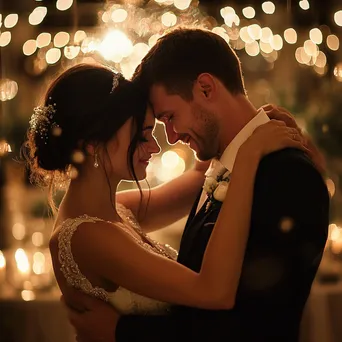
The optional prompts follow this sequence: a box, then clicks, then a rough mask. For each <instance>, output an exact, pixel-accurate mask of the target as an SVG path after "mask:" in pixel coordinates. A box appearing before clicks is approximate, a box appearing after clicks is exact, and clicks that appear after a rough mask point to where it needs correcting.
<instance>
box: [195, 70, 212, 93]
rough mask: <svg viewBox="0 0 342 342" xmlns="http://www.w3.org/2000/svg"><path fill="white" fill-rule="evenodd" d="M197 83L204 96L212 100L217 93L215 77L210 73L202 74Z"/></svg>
mask: <svg viewBox="0 0 342 342" xmlns="http://www.w3.org/2000/svg"><path fill="white" fill-rule="evenodd" d="M197 82H198V85H199V88H200V91H201V93H202V94H203V96H205V97H206V98H207V99H211V98H212V97H213V96H214V94H215V91H216V83H215V80H214V78H213V76H212V75H211V74H209V73H202V74H200V75H199V76H198V77H197Z"/></svg>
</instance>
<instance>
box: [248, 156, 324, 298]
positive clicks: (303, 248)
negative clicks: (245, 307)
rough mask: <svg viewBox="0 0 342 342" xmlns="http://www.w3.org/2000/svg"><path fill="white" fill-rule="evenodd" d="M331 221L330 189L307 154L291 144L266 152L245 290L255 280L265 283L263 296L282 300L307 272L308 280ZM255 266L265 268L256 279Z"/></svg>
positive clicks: (258, 181) (257, 186)
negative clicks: (281, 295) (274, 151)
mask: <svg viewBox="0 0 342 342" xmlns="http://www.w3.org/2000/svg"><path fill="white" fill-rule="evenodd" d="M328 225H329V196H328V191H327V188H326V185H325V183H324V180H323V178H322V176H321V174H320V173H319V172H318V171H317V169H316V168H315V167H313V166H312V164H311V163H310V161H309V160H308V159H307V158H306V156H305V155H304V154H303V153H302V152H299V151H294V150H290V149H289V150H284V151H281V152H279V153H275V154H273V155H269V156H267V157H266V158H265V159H264V160H263V161H262V162H261V164H260V167H259V170H258V174H257V178H256V184H255V198H254V203H253V210H252V222H251V233H250V241H249V246H248V247H247V254H246V256H247V258H246V260H245V265H244V270H243V271H244V272H243V274H242V278H241V280H242V287H241V290H243V289H245V290H246V291H249V290H250V289H251V288H253V281H256V284H255V288H258V287H260V286H261V284H263V288H264V289H265V296H266V297H268V298H270V297H273V298H275V299H277V300H278V299H279V298H280V296H279V294H280V293H288V292H287V291H290V289H291V287H293V285H291V284H292V283H293V281H294V280H295V279H296V278H297V281H298V279H301V278H302V277H304V274H303V272H305V274H306V275H305V277H306V281H308V282H309V279H310V277H311V278H312V279H313V277H314V276H315V273H316V271H317V268H318V266H319V263H320V260H321V257H322V254H323V250H324V246H325V242H326V238H327V230H328ZM253 265H254V267H253ZM256 267H259V268H261V269H260V271H261V272H260V273H259V277H258V279H254V278H253V274H254V273H253V269H254V270H255V268H256ZM263 272H264V273H263ZM262 278H264V279H262ZM287 288H288V290H287ZM248 289H249V290H248ZM260 295H262V294H260V293H259V294H258V296H260Z"/></svg>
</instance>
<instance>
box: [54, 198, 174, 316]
mask: <svg viewBox="0 0 342 342" xmlns="http://www.w3.org/2000/svg"><path fill="white" fill-rule="evenodd" d="M117 212H118V214H119V215H120V217H121V219H122V220H123V223H122V224H120V227H121V228H122V229H123V230H124V231H125V232H126V233H127V234H129V235H130V236H131V237H133V238H134V240H135V241H136V243H138V244H140V245H141V246H142V247H144V248H146V249H147V250H148V251H150V252H151V253H157V254H160V255H163V256H164V257H166V258H169V259H172V260H176V259H177V255H178V253H177V251H176V250H175V249H173V248H172V247H171V246H169V245H167V244H165V245H164V244H161V243H159V242H157V241H155V240H153V239H151V238H150V237H149V236H148V235H146V234H145V233H144V232H143V231H142V230H141V228H140V226H139V223H138V222H137V220H136V219H135V217H134V215H133V213H132V212H131V211H130V210H129V209H126V208H125V207H124V206H123V205H121V204H117ZM99 221H104V220H102V219H100V218H97V217H91V216H88V215H82V216H79V217H76V218H73V219H71V218H70V219H67V220H65V221H64V222H63V223H62V225H61V226H60V228H59V233H58V258H59V262H60V265H61V271H62V273H63V275H64V277H65V279H66V280H67V283H68V284H69V285H70V286H73V287H75V288H77V289H79V290H81V291H83V292H84V293H86V294H89V295H91V296H94V297H96V298H99V299H101V300H104V301H107V302H109V303H110V304H111V305H113V307H114V308H115V309H116V310H117V311H118V312H119V313H121V314H124V315H129V314H149V315H151V314H162V313H167V311H168V309H169V307H170V305H169V304H168V303H164V302H160V301H157V300H154V299H151V298H147V297H144V296H141V295H139V294H137V293H134V292H131V291H129V290H127V289H125V288H123V287H119V288H118V289H117V290H116V291H115V292H107V291H106V290H105V289H103V288H100V287H97V286H93V285H92V284H91V283H90V281H89V280H88V279H87V278H86V277H85V276H84V275H83V274H82V272H81V271H80V269H79V267H78V265H77V263H76V262H75V260H74V258H73V255H72V250H71V239H72V236H73V235H74V233H75V231H76V230H77V228H78V227H79V226H80V225H81V224H82V223H85V222H92V223H96V222H99ZM132 229H133V230H134V232H135V233H137V234H138V236H139V237H140V238H138V237H137V236H136V234H134V233H133V232H132Z"/></svg>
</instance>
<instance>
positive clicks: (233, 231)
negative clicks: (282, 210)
mask: <svg viewBox="0 0 342 342" xmlns="http://www.w3.org/2000/svg"><path fill="white" fill-rule="evenodd" d="M154 127H155V118H154V116H153V115H152V112H151V111H150V110H149V109H148V108H147V105H146V101H145V97H144V95H143V94H142V93H140V91H139V89H137V88H136V86H135V85H134V84H133V83H131V82H129V81H127V80H125V79H124V78H123V77H122V76H121V75H118V74H115V73H114V72H113V71H112V70H110V69H108V68H106V67H103V66H97V65H96V66H95V65H85V64H82V65H78V66H75V67H72V68H71V69H69V70H67V71H66V72H64V73H63V74H62V75H61V76H60V77H58V78H57V80H56V81H55V82H53V83H52V85H51V86H50V87H49V89H48V91H47V93H46V96H45V101H44V104H43V106H40V107H37V108H35V111H34V114H33V115H32V118H31V121H30V128H29V131H28V139H27V141H26V147H27V148H28V153H27V160H28V163H29V166H30V168H31V174H32V177H33V179H35V180H36V181H37V180H38V181H40V183H42V182H44V184H45V185H46V186H48V187H49V188H50V190H53V188H54V186H58V183H57V181H59V180H61V179H64V180H65V179H66V178H67V177H70V178H71V179H70V184H69V185H68V188H67V191H66V193H65V196H64V198H63V200H62V202H61V204H60V206H59V210H58V214H57V216H56V221H55V226H54V231H53V234H52V236H51V241H50V250H51V255H52V260H53V267H54V271H55V275H56V278H57V282H58V284H59V286H60V289H61V291H62V293H63V296H64V297H65V300H66V301H67V302H68V303H72V305H73V307H75V308H77V307H82V303H80V302H79V301H78V299H77V298H78V297H77V296H76V293H77V292H78V291H79V290H81V291H83V292H84V293H86V294H89V295H91V296H94V297H96V298H99V299H102V300H103V301H107V302H109V303H110V304H111V305H113V306H114V308H115V309H116V310H117V311H118V312H120V313H121V314H132V313H147V314H154V313H160V312H165V313H166V312H167V310H168V307H169V304H168V303H172V304H180V305H186V306H193V307H199V308H205V309H229V308H231V307H232V306H234V300H235V295H236V291H237V286H238V281H239V276H240V271H241V266H242V262H243V257H244V252H245V247H246V242H247V237H248V233H249V232H248V229H249V220H250V211H251V202H252V195H253V183H254V177H255V173H256V170H257V167H258V163H259V161H260V159H261V158H262V157H263V156H264V155H266V154H269V153H271V152H273V151H276V150H279V149H283V148H286V147H294V148H299V149H302V150H306V148H305V147H304V146H303V145H302V138H301V136H300V134H299V133H298V131H297V130H296V129H294V128H290V127H287V126H286V125H285V124H284V123H283V122H281V121H277V120H271V121H270V122H269V123H266V124H264V125H262V126H260V127H259V128H257V129H256V130H255V132H254V133H253V135H252V136H251V137H250V138H249V139H248V140H247V141H246V142H245V143H244V144H243V145H242V147H241V148H240V150H239V152H238V156H237V159H236V162H235V166H234V172H233V173H232V174H231V178H230V185H229V191H228V193H227V196H226V198H225V200H224V202H223V205H222V210H221V212H220V215H219V218H218V220H217V223H216V224H215V228H214V230H213V233H212V235H211V238H210V241H209V244H208V247H207V249H206V253H205V256H204V259H203V264H202V268H201V271H200V272H199V273H196V272H194V271H192V270H190V269H188V268H187V267H185V266H183V265H181V264H179V263H177V262H176V257H177V252H176V251H175V250H174V249H172V248H171V247H170V246H168V245H162V244H160V243H158V242H156V241H153V240H152V239H151V238H149V236H148V235H147V233H148V232H150V231H152V230H153V229H157V228H156V226H157V225H158V224H160V226H161V225H162V224H163V225H165V224H168V223H170V222H165V220H164V221H163V217H162V215H163V212H154V213H153V214H151V213H150V212H149V215H148V216H146V215H145V213H146V212H147V210H148V206H149V204H151V205H152V204H153V203H152V202H153V201H160V202H161V204H163V205H164V206H165V204H166V203H167V204H169V205H170V208H169V210H170V211H172V210H173V206H174V207H175V210H174V213H173V214H172V215H170V217H172V219H174V220H176V219H179V218H181V217H184V216H185V215H186V214H187V213H188V212H189V210H190V207H191V204H192V203H193V201H194V199H195V196H196V195H197V193H198V190H199V189H200V187H201V185H202V183H203V177H204V169H205V167H202V168H201V167H197V168H195V169H193V170H191V171H188V172H187V173H184V174H183V175H182V176H181V178H180V179H178V180H174V181H173V182H171V183H169V185H166V186H169V189H170V191H169V192H170V196H169V197H168V198H160V197H158V195H157V194H158V188H157V189H153V190H151V193H152V192H153V196H151V197H150V198H149V197H148V195H147V197H146V196H143V197H142V198H141V205H140V207H139V208H136V207H131V208H129V207H128V208H126V207H124V206H123V205H122V204H119V203H117V200H116V194H115V192H116V188H117V186H118V184H119V182H120V181H121V180H131V181H132V180H134V181H136V182H137V181H139V180H143V179H144V178H145V177H146V167H147V165H148V163H149V160H150V158H151V157H152V155H153V154H157V153H159V151H160V148H159V146H158V144H157V142H156V140H155V138H154V136H153V131H154ZM199 165H200V164H197V166H199ZM155 194H156V195H155ZM149 199H150V200H151V203H149ZM120 201H122V202H124V203H125V202H127V203H129V201H128V200H127V199H125V194H124V193H123V194H121V195H120ZM51 204H52V203H51ZM241 213H243V214H241ZM223 222H224V224H222V223H223ZM227 226H228V227H230V229H225V227H227ZM228 244H229V245H228Z"/></svg>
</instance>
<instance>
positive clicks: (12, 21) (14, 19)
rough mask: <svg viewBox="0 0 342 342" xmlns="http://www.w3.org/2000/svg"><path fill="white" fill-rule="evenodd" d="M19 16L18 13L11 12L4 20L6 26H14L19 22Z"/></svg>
mask: <svg viewBox="0 0 342 342" xmlns="http://www.w3.org/2000/svg"><path fill="white" fill-rule="evenodd" d="M18 19H19V16H18V14H14V13H13V14H9V15H8V16H7V17H6V18H5V21H4V26H5V27H7V28H12V27H14V26H15V25H17V23H18Z"/></svg>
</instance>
